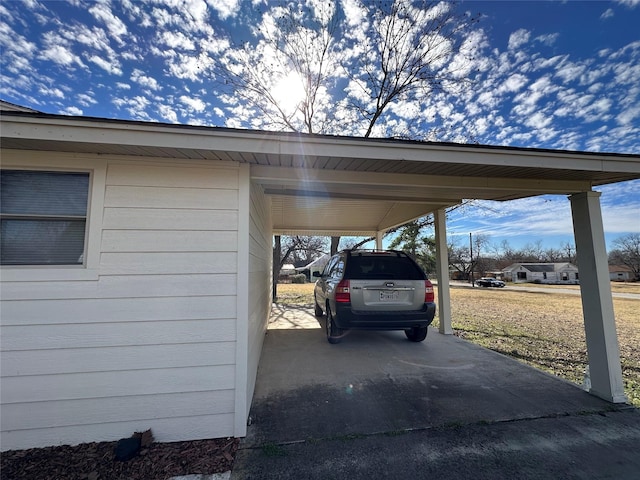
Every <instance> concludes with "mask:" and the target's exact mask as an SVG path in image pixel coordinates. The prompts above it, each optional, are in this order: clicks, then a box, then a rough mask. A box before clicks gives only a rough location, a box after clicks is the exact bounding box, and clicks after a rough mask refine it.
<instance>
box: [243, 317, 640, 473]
mask: <svg viewBox="0 0 640 480" xmlns="http://www.w3.org/2000/svg"><path fill="white" fill-rule="evenodd" d="M273 320H274V321H273V323H272V325H271V327H272V328H270V329H269V331H268V333H267V337H266V339H265V344H264V347H263V352H262V358H261V361H260V367H259V370H258V378H257V384H256V390H255V394H254V399H253V404H252V407H251V413H250V415H251V425H250V426H249V429H248V434H247V437H246V438H245V439H243V441H242V442H241V447H240V450H239V452H238V455H237V457H236V462H235V465H234V468H233V471H232V479H236V480H240V479H270V478H273V479H276V478H277V479H294V478H295V479H300V478H309V479H316V478H317V479H329V478H336V479H342V478H345V479H359V478H362V479H365V478H366V479H368V480H371V479H377V478H384V479H395V478H398V479H408V478H438V479H442V478H452V479H453V478H456V479H464V478H473V479H479V478H487V479H494V478H522V479H529V478H545V479H547V478H590V479H592V478H616V479H620V478H622V479H626V478H629V479H631V478H633V479H638V478H640V456H639V455H638V454H637V448H638V445H639V444H640V413H639V412H638V411H637V410H636V409H633V408H630V407H626V406H620V405H618V406H613V405H611V404H609V403H607V402H605V401H603V400H600V399H598V398H596V397H593V396H591V395H589V394H587V393H586V392H584V391H582V390H581V389H580V388H578V387H577V386H575V385H573V384H571V383H568V382H565V381H563V380H561V379H558V378H556V377H553V376H551V375H548V374H546V373H543V372H541V371H538V370H535V369H533V368H530V367H528V366H526V365H523V364H521V363H519V362H517V361H516V360H513V359H510V358H507V357H504V356H502V355H499V354H497V353H495V352H492V351H489V350H486V349H483V348H481V347H478V346H476V345H473V344H471V343H468V342H466V341H463V340H460V339H459V338H457V337H454V336H445V335H441V334H439V333H438V332H437V331H436V330H432V331H430V332H429V335H428V337H427V340H426V341H425V342H424V343H412V342H409V341H407V339H406V338H405V336H404V334H403V333H402V332H352V333H350V334H349V335H348V336H347V337H345V338H344V339H343V341H342V343H340V344H338V345H330V344H329V343H328V342H327V341H326V339H325V337H324V333H323V331H322V330H321V328H320V327H321V325H320V324H319V322H318V321H317V320H316V319H315V318H314V317H313V315H312V310H311V309H305V308H302V309H282V310H280V311H279V310H277V308H276V310H274V317H273Z"/></svg>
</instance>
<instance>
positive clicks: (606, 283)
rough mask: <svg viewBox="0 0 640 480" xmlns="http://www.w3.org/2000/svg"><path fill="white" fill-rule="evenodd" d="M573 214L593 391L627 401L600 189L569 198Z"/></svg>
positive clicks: (620, 400) (610, 399)
mask: <svg viewBox="0 0 640 480" xmlns="http://www.w3.org/2000/svg"><path fill="white" fill-rule="evenodd" d="M569 200H570V201H571V211H572V216H573V231H574V234H575V241H576V250H577V256H578V266H579V268H580V292H581V294H582V295H581V296H582V310H583V316H584V329H585V334H586V339H587V355H588V357H589V377H590V383H591V388H590V390H589V392H590V393H592V394H593V395H596V396H598V397H600V398H603V399H605V400H608V401H610V402H614V403H623V402H626V401H627V397H626V396H625V394H624V384H623V382H622V368H621V366H620V347H619V346H618V337H617V334H616V325H615V317H614V313H613V298H612V296H611V283H610V279H609V268H608V264H607V250H606V246H605V240H604V228H603V225H602V212H601V210H600V193H599V192H593V191H589V192H582V193H577V194H575V195H571V196H570V197H569Z"/></svg>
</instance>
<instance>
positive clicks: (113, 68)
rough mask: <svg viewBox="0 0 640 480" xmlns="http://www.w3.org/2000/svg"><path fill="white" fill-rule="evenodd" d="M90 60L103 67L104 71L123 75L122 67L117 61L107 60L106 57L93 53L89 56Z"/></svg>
mask: <svg viewBox="0 0 640 480" xmlns="http://www.w3.org/2000/svg"><path fill="white" fill-rule="evenodd" d="M89 61H90V62H92V63H95V64H96V65H97V66H99V67H100V68H102V69H103V70H104V71H106V72H109V73H112V74H114V75H122V69H121V68H120V65H119V63H118V62H117V61H113V62H110V61H108V60H105V59H104V58H101V57H99V56H98V55H92V56H91V57H89Z"/></svg>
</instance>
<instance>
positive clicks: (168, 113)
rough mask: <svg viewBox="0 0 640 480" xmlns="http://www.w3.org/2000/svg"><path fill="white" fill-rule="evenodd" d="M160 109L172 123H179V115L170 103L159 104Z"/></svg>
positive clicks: (162, 114) (163, 115) (164, 116)
mask: <svg viewBox="0 0 640 480" xmlns="http://www.w3.org/2000/svg"><path fill="white" fill-rule="evenodd" d="M158 111H159V112H160V115H161V116H162V118H164V119H165V120H169V121H170V122H171V123H178V115H177V114H176V112H175V111H174V110H173V109H172V108H171V107H170V106H169V105H159V106H158Z"/></svg>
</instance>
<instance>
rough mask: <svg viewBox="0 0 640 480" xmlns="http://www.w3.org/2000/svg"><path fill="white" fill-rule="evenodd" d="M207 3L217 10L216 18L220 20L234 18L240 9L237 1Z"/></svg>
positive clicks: (215, 0)
mask: <svg viewBox="0 0 640 480" xmlns="http://www.w3.org/2000/svg"><path fill="white" fill-rule="evenodd" d="M207 3H208V4H209V6H210V7H212V8H214V9H215V10H217V12H218V16H219V17H220V18H221V19H222V20H225V19H227V18H229V17H235V16H236V14H237V13H238V10H239V8H240V2H239V0H207Z"/></svg>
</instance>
